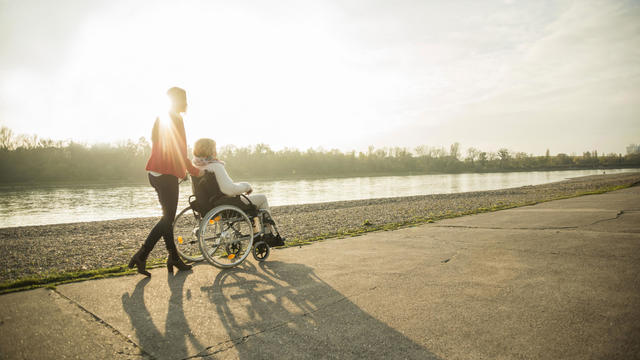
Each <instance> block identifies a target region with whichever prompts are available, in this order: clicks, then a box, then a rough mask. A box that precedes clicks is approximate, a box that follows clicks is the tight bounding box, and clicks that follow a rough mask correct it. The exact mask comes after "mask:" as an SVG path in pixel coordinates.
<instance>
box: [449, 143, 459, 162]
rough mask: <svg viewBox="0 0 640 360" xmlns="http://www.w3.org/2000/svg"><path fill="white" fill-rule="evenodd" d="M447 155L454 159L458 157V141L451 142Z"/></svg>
mask: <svg viewBox="0 0 640 360" xmlns="http://www.w3.org/2000/svg"><path fill="white" fill-rule="evenodd" d="M449 156H451V158H452V159H456V160H457V159H459V158H460V143H457V142H455V143H453V144H451V147H450V148H449Z"/></svg>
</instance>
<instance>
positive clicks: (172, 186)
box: [144, 174, 179, 252]
mask: <svg viewBox="0 0 640 360" xmlns="http://www.w3.org/2000/svg"><path fill="white" fill-rule="evenodd" d="M149 183H150V184H151V186H153V188H154V189H156V192H157V193H158V200H159V201H160V206H162V218H161V219H160V221H158V223H157V224H156V226H154V227H153V229H151V232H150V233H149V236H147V240H145V242H144V247H145V248H146V250H147V252H149V251H151V249H153V247H154V246H155V245H156V243H157V242H158V240H160V238H161V237H162V238H164V243H165V245H166V247H167V250H169V252H171V251H172V250H175V248H176V244H175V243H174V242H173V219H174V218H175V217H176V209H177V207H178V192H179V188H178V178H177V177H175V176H173V175H160V176H153V175H151V174H149Z"/></svg>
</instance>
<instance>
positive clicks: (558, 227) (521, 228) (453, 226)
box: [435, 210, 629, 230]
mask: <svg viewBox="0 0 640 360" xmlns="http://www.w3.org/2000/svg"><path fill="white" fill-rule="evenodd" d="M628 211H629V210H619V211H618V212H617V213H616V216H614V217H612V218H606V219H600V220H596V221H594V222H592V223H590V224H586V225H580V226H547V227H513V228H506V227H498V226H470V225H435V227H443V228H460V229H483V230H576V229H580V228H585V227H588V226H593V225H596V224H599V223H601V222H605V221H613V220H618V219H619V218H620V216H622V215H623V214H625V213H626V212H628Z"/></svg>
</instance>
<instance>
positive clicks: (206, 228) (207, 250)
mask: <svg viewBox="0 0 640 360" xmlns="http://www.w3.org/2000/svg"><path fill="white" fill-rule="evenodd" d="M199 240H200V241H199V242H200V251H201V252H202V255H203V256H204V258H205V259H206V260H207V261H208V262H209V263H210V264H211V265H213V266H216V267H219V268H223V269H225V268H230V267H233V266H236V265H238V264H240V263H242V262H243V261H244V260H245V259H246V258H247V256H249V253H250V252H251V249H253V224H252V223H251V220H249V218H248V217H247V215H246V214H245V213H244V212H243V211H242V210H240V208H237V207H235V206H231V205H223V206H218V207H216V208H213V209H211V210H210V211H209V212H208V213H207V214H206V215H205V216H204V217H203V218H202V222H201V224H200V233H199Z"/></svg>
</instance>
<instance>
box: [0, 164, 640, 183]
mask: <svg viewBox="0 0 640 360" xmlns="http://www.w3.org/2000/svg"><path fill="white" fill-rule="evenodd" d="M634 169H640V166H616V167H597V168H594V167H572V168H562V169H558V168H539V169H509V170H501V171H495V170H494V171H473V172H468V171H467V172H465V171H462V172H416V171H406V172H403V171H398V172H371V173H353V174H335V175H326V176H304V175H300V176H297V175H286V176H280V177H259V176H257V177H251V179H248V178H244V177H240V176H234V175H233V174H231V177H232V178H233V179H234V180H236V181H287V180H325V179H348V178H361V177H385V176H420V175H463V174H503V173H522V172H538V171H554V172H560V171H579V170H600V171H607V170H634ZM77 185H91V186H99V185H119V186H140V185H149V182H148V181H147V178H146V173H145V175H144V176H142V177H141V179H140V180H139V181H133V180H124V181H123V180H109V179H107V180H100V181H94V180H83V181H46V182H39V181H28V182H24V181H23V182H0V188H2V187H5V186H6V187H12V186H15V187H22V186H24V187H32V186H53V187H63V186H77Z"/></svg>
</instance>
